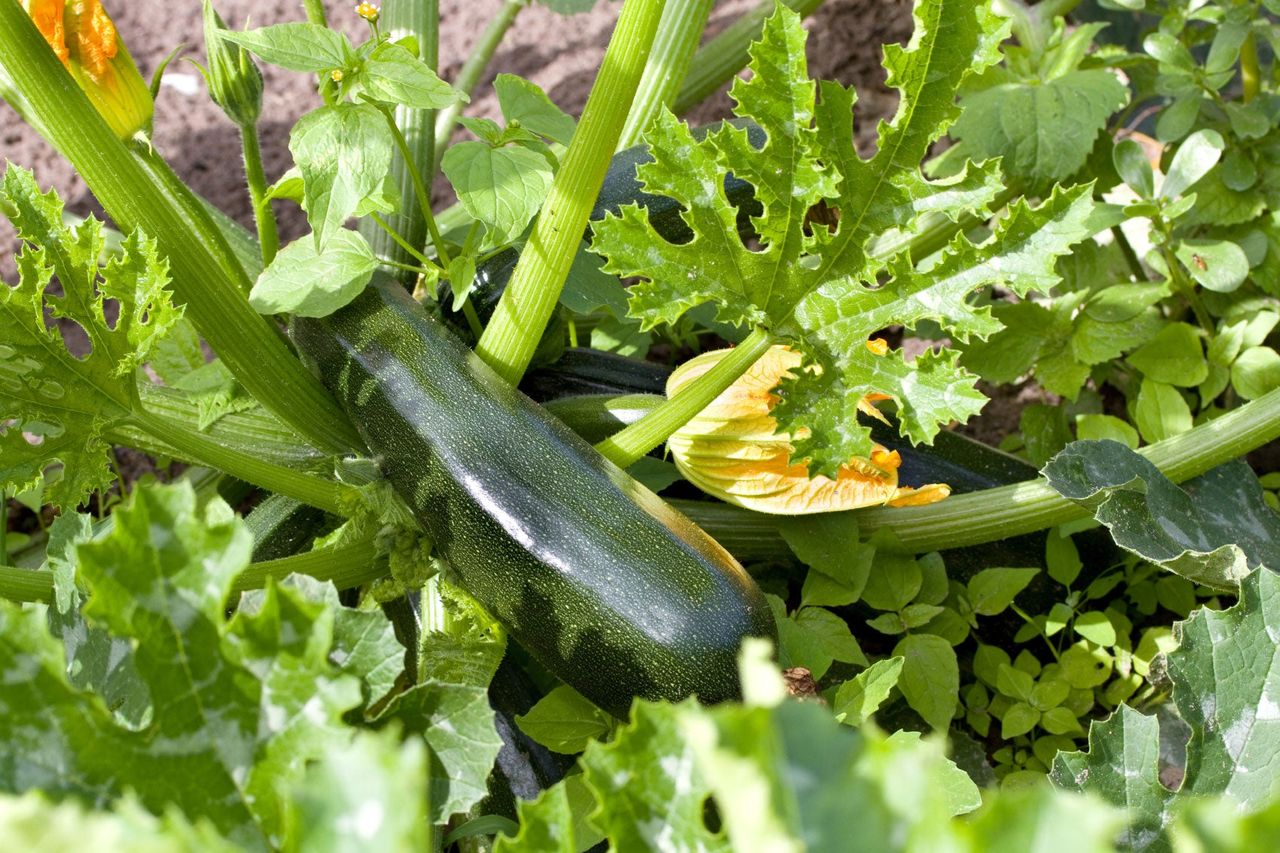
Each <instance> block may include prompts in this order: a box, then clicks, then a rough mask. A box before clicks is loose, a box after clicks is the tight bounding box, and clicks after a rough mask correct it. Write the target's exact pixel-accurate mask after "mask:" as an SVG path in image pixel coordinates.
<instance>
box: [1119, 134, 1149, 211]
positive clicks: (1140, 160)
mask: <svg viewBox="0 0 1280 853" xmlns="http://www.w3.org/2000/svg"><path fill="white" fill-rule="evenodd" d="M1111 159H1112V161H1113V162H1114V163H1115V167H1116V171H1117V172H1119V173H1120V179H1121V180H1122V181H1124V182H1125V183H1126V184H1128V185H1129V188H1130V189H1132V190H1133V191H1134V192H1136V193H1137V194H1138V195H1139V196H1141V197H1142V198H1151V197H1152V196H1154V195H1155V193H1156V190H1155V176H1154V174H1153V173H1152V171H1151V161H1150V160H1148V159H1147V152H1146V150H1145V149H1143V147H1142V146H1141V145H1140V144H1138V142H1137V140H1134V139H1122V140H1120V141H1119V142H1117V143H1116V146H1115V148H1113V149H1112V150H1111Z"/></svg>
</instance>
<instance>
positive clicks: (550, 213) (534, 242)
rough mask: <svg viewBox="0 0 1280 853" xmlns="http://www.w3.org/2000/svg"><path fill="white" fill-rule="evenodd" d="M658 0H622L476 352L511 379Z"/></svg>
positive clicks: (582, 224) (617, 130) (544, 316)
mask: <svg viewBox="0 0 1280 853" xmlns="http://www.w3.org/2000/svg"><path fill="white" fill-rule="evenodd" d="M663 3H664V0H624V3H623V5H622V12H621V14H620V15H619V16H618V25H617V27H616V28H615V29H614V31H613V36H612V38H610V39H609V47H608V49H607V50H606V51H605V55H604V62H603V63H602V64H601V66H600V73H599V74H598V75H597V77H596V81H595V84H594V85H593V86H592V87H591V95H590V96H589V97H588V98H587V105H586V107H585V108H584V109H583V111H582V120H581V121H580V122H579V123H578V129H577V131H576V132H575V133H574V135H573V141H572V142H571V143H570V144H569V150H568V151H566V152H565V155H564V158H563V159H562V160H561V163H560V168H559V170H558V171H557V172H556V177H555V182H554V183H553V184H552V185H551V193H550V194H549V195H548V197H547V201H546V203H545V204H544V205H543V206H542V212H541V213H540V214H539V215H538V221H537V224H535V225H534V228H533V234H532V235H531V236H530V238H529V242H528V244H527V245H526V246H525V248H524V251H523V252H521V253H520V261H519V263H517V264H516V268H515V271H514V272H513V273H512V275H511V281H510V282H509V283H508V284H507V289H506V291H505V292H504V293H503V294H502V300H501V301H500V302H499V303H498V307H497V309H496V310H495V311H494V314H493V319H492V320H491V321H490V323H489V326H488V328H486V329H485V330H484V334H483V335H482V336H481V337H480V341H479V343H478V344H477V345H476V352H477V353H478V354H479V356H480V357H481V358H482V359H484V360H485V361H486V362H488V364H489V366H490V367H492V368H493V369H494V370H496V371H497V372H498V375H499V376H501V377H502V378H503V379H505V380H507V381H508V382H510V383H512V384H513V385H514V384H515V383H516V382H518V381H520V377H521V376H523V375H524V371H525V368H527V367H528V366H529V360H530V359H531V358H532V357H533V353H534V351H535V350H536V349H537V347H538V341H539V340H540V339H541V338H542V332H543V330H544V329H545V328H546V326H547V320H548V319H550V317H551V312H552V311H553V310H554V309H555V306H556V302H557V301H558V300H559V299H560V291H561V290H562V289H563V288H564V282H565V278H566V277H567V276H568V274H569V267H570V266H572V264H573V258H574V255H575V254H577V249H578V245H579V244H580V243H581V242H582V233H583V231H584V230H585V229H586V227H587V218H588V217H589V216H590V215H591V208H592V207H593V205H594V204H595V200H596V196H597V195H599V193H600V186H601V185H602V184H603V183H604V176H605V173H606V172H607V171H608V169H609V161H610V159H611V158H612V157H613V152H614V150H615V149H616V148H617V146H618V137H619V136H620V135H621V134H622V126H623V124H625V123H626V120H627V113H628V112H629V111H630V109H631V99H632V97H633V96H634V95H635V92H636V87H637V86H638V85H639V84H640V78H641V76H642V75H643V74H644V66H645V63H646V62H647V61H648V58H649V50H650V48H651V47H652V45H653V36H654V33H655V32H657V29H658V22H659V21H660V20H661V18H662V7H663Z"/></svg>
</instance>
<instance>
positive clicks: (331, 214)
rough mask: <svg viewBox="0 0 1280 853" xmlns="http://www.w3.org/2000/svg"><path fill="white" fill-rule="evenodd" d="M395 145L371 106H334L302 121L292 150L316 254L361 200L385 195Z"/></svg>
mask: <svg viewBox="0 0 1280 853" xmlns="http://www.w3.org/2000/svg"><path fill="white" fill-rule="evenodd" d="M394 145H395V142H394V140H393V139H392V136H391V131H390V130H389V129H388V128H387V123H386V119H385V118H383V116H382V113H380V112H379V111H378V109H377V107H374V106H373V105H372V104H350V103H341V104H333V105H330V106H324V107H320V108H319V109H316V110H312V111H311V112H309V113H307V114H306V115H304V116H303V117H302V118H300V119H298V123H297V124H295V125H294V126H293V130H292V131H291V132H290V134H289V151H290V153H292V154H293V160H294V162H295V163H296V164H297V165H298V170H299V171H300V172H301V173H302V186H303V196H304V199H305V204H304V206H305V208H306V211H307V221H308V222H309V223H310V224H311V230H312V231H313V232H315V243H316V249H317V250H319V249H321V248H322V247H323V245H324V240H325V238H326V237H327V236H328V235H329V234H332V233H333V232H334V231H335V230H337V229H338V228H341V226H342V224H343V223H344V222H346V220H347V218H348V217H350V216H352V215H353V214H354V213H355V212H356V209H357V208H358V207H359V206H360V203H361V202H362V201H364V200H365V199H366V198H368V197H369V196H371V195H373V194H375V193H377V192H378V191H380V190H381V188H382V185H383V181H384V180H386V177H387V175H388V173H389V172H390V170H391V155H392V150H393V148H394Z"/></svg>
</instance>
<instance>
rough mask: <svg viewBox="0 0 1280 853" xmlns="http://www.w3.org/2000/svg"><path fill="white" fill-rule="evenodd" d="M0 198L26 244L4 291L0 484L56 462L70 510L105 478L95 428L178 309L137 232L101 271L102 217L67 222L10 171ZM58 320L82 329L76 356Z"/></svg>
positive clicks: (124, 413)
mask: <svg viewBox="0 0 1280 853" xmlns="http://www.w3.org/2000/svg"><path fill="white" fill-rule="evenodd" d="M0 195H2V196H3V201H4V202H5V204H4V205H3V206H4V207H5V208H7V211H8V216H9V218H10V219H11V220H12V221H13V224H14V226H15V227H16V228H17V230H18V234H19V236H20V237H21V238H22V239H23V240H24V241H25V243H26V245H25V246H24V248H23V250H22V252H21V254H19V255H18V258H17V261H18V275H19V279H18V285H17V287H10V286H7V285H5V286H0V489H3V488H11V489H13V490H14V491H15V492H17V491H22V490H23V489H24V488H26V487H28V486H30V485H32V484H34V483H36V482H37V481H38V480H39V479H40V476H41V474H42V473H43V472H45V471H46V470H47V469H49V468H50V466H52V465H54V464H57V463H60V464H61V471H62V473H61V476H60V477H57V478H56V479H54V478H50V480H49V486H48V489H47V491H46V493H45V494H46V499H47V500H48V502H49V503H51V504H53V505H54V506H57V507H60V508H74V507H75V506H77V505H78V504H80V503H81V502H82V501H83V500H84V499H85V498H86V497H88V495H90V494H91V493H93V492H94V491H97V490H99V489H104V488H106V487H107V486H108V485H109V484H110V483H111V480H112V474H111V470H110V467H109V464H110V463H109V455H108V454H109V449H110V448H109V446H108V444H107V442H106V441H105V440H104V439H103V437H102V433H103V431H104V429H106V428H107V427H108V426H109V425H110V424H112V423H114V422H117V421H119V420H121V419H123V418H126V417H128V415H129V414H130V412H131V411H132V410H133V409H134V408H135V406H136V404H137V386H136V381H135V374H136V372H137V370H138V368H139V367H141V365H142V363H143V362H144V361H146V359H147V356H148V355H149V354H150V353H151V351H152V350H153V349H154V348H155V347H156V345H157V343H158V342H159V340H160V339H161V338H162V337H164V335H165V333H166V332H167V331H168V330H169V328H170V327H172V326H173V324H174V323H176V322H177V320H178V319H179V318H180V317H181V315H182V312H181V311H180V310H179V309H176V308H174V307H173V305H172V303H171V302H170V301H169V293H168V291H167V290H165V286H166V285H167V284H168V282H169V276H168V264H167V263H165V262H164V261H162V260H161V259H160V258H159V257H158V255H157V254H156V247H155V243H153V242H152V241H151V240H148V239H147V238H145V237H144V236H142V234H140V233H139V232H134V233H133V234H131V235H129V236H128V237H127V238H126V239H125V241H124V244H123V245H122V247H121V252H120V254H118V255H117V256H115V257H113V258H112V259H111V260H109V261H108V262H107V263H106V265H105V266H99V263H98V259H99V257H100V256H101V254H102V251H103V247H104V242H103V235H102V223H100V222H98V221H97V220H95V219H92V218H90V219H86V220H85V221H84V222H82V223H81V224H80V225H79V226H77V227H75V228H68V227H67V226H66V225H64V224H63V220H62V201H61V199H59V198H58V196H57V195H56V194H55V193H53V192H52V191H50V192H48V193H43V194H42V193H41V192H40V191H39V189H38V188H37V186H36V182H35V179H34V178H33V177H32V174H31V173H30V172H28V171H26V170H25V169H20V168H18V167H16V166H10V167H9V168H8V169H7V170H6V171H5V174H4V182H3V191H2V192H0ZM55 275H56V276H57V278H58V282H59V283H60V285H61V288H62V294H61V295H60V296H59V295H55V294H54V293H52V292H50V290H49V285H50V281H51V280H52V278H53V277H54V276H55ZM112 312H114V313H115V316H114V317H111V316H110V314H111V313H112ZM46 317H50V318H52V320H53V322H54V323H55V324H57V325H56V326H55V327H53V328H51V327H50V325H49V322H48V320H47V319H46ZM59 327H64V328H69V331H68V334H83V335H84V336H86V337H87V338H88V344H89V347H90V351H89V353H88V354H87V355H85V356H84V357H77V356H75V355H72V353H71V352H70V351H69V350H68V349H67V346H66V345H65V344H64V342H63V337H62V335H61V334H60V332H59ZM70 327H75V328H70Z"/></svg>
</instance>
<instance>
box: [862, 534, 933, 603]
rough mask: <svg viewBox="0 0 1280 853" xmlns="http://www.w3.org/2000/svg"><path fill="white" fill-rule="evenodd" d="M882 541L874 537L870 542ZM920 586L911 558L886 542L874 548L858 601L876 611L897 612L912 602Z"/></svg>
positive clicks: (919, 578)
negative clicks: (869, 568)
mask: <svg viewBox="0 0 1280 853" xmlns="http://www.w3.org/2000/svg"><path fill="white" fill-rule="evenodd" d="M882 538H883V537H874V538H873V539H872V541H873V542H876V543H877V544H878V545H880V544H881V542H880V541H879V540H880V539H882ZM923 583H924V576H923V574H922V573H921V571H920V565H919V563H917V562H916V559H915V557H914V556H912V555H911V554H909V553H907V552H905V551H902V550H898V549H896V548H894V547H893V546H892V544H891V543H889V542H887V541H886V542H884V543H883V547H878V548H877V549H876V561H875V565H874V571H872V572H871V573H870V576H869V577H868V578H867V583H866V586H865V587H863V590H862V600H863V601H864V602H866V604H867V605H868V606H869V607H874V608H875V609H876V610H892V611H898V610H901V609H902V608H904V607H906V606H907V605H908V604H910V603H911V602H912V601H913V600H914V599H915V597H916V594H917V593H918V592H920V587H921V585H922V584H923Z"/></svg>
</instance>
